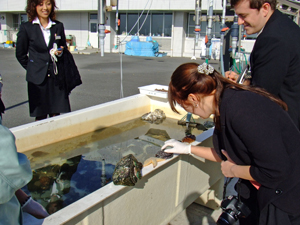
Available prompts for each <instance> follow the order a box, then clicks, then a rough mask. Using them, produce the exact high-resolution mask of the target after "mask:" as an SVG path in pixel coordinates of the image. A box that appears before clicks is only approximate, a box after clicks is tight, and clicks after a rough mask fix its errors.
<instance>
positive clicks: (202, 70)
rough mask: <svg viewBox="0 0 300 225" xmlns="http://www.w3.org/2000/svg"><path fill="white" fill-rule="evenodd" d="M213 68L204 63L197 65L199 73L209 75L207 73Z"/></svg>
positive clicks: (211, 71) (212, 70)
mask: <svg viewBox="0 0 300 225" xmlns="http://www.w3.org/2000/svg"><path fill="white" fill-rule="evenodd" d="M214 70H215V69H214V68H213V67H212V66H211V65H209V64H206V63H203V64H202V65H199V66H198V72H199V73H204V74H206V75H209V74H211V73H213V72H214Z"/></svg>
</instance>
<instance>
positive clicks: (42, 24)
mask: <svg viewBox="0 0 300 225" xmlns="http://www.w3.org/2000/svg"><path fill="white" fill-rule="evenodd" d="M55 8H56V4H55V0H28V1H27V7H26V12H27V15H28V20H29V21H28V22H26V23H23V24H21V26H20V30H19V33H18V36H17V43H16V57H17V59H18V61H19V62H20V64H21V65H22V66H23V67H24V69H26V81H27V82H28V99H29V110H30V116H32V117H35V118H36V120H41V119H45V118H47V116H48V115H49V117H52V116H56V115H59V114H60V113H66V112H70V111H71V109H70V103H69V98H68V94H66V91H65V90H64V89H63V88H62V86H61V85H59V80H60V79H59V77H60V71H58V70H57V66H56V63H59V61H60V60H61V59H62V58H63V57H60V56H61V55H62V51H63V49H64V48H65V47H66V38H65V31H64V26H63V24H62V23H61V22H59V21H57V20H55V11H54V10H55ZM61 72H62V71H61Z"/></svg>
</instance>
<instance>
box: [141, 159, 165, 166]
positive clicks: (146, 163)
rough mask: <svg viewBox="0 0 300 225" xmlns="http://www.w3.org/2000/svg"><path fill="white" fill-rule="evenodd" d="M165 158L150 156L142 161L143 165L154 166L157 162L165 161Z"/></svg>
mask: <svg viewBox="0 0 300 225" xmlns="http://www.w3.org/2000/svg"><path fill="white" fill-rule="evenodd" d="M165 160H166V159H161V158H156V157H150V158H148V159H146V160H145V162H144V165H143V166H144V167H145V166H148V165H151V164H152V165H153V168H155V167H156V166H157V163H158V162H160V161H165Z"/></svg>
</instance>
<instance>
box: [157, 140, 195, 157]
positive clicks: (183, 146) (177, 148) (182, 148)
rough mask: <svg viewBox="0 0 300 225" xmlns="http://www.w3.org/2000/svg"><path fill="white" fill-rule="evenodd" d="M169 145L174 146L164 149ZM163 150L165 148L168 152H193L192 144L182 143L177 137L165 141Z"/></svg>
mask: <svg viewBox="0 0 300 225" xmlns="http://www.w3.org/2000/svg"><path fill="white" fill-rule="evenodd" d="M168 146H169V147H172V148H170V149H166V150H164V149H165V148H166V147H168ZM161 150H164V151H165V152H167V153H176V154H191V145H190V144H187V143H182V142H180V141H177V140H175V139H170V140H168V141H166V142H165V144H164V145H163V146H162V147H161Z"/></svg>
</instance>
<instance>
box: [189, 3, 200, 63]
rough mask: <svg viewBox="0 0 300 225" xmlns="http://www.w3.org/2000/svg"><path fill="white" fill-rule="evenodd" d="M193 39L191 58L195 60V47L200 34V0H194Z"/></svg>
mask: <svg viewBox="0 0 300 225" xmlns="http://www.w3.org/2000/svg"><path fill="white" fill-rule="evenodd" d="M195 1H196V2H195V40H194V55H193V57H192V58H191V59H193V60H196V56H195V49H196V46H198V40H199V36H200V31H201V29H200V12H201V8H200V5H201V0H195Z"/></svg>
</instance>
